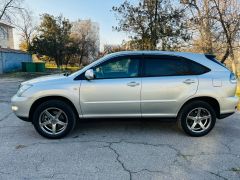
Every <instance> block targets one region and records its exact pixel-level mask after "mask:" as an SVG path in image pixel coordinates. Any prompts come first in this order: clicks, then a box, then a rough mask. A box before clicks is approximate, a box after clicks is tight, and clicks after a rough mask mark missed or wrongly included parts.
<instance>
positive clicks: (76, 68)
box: [45, 63, 81, 72]
mask: <svg viewBox="0 0 240 180" xmlns="http://www.w3.org/2000/svg"><path fill="white" fill-rule="evenodd" d="M45 67H46V68H47V69H49V70H56V69H58V68H57V66H56V65H55V64H51V63H46V64H45ZM61 69H63V70H69V71H71V72H75V71H78V70H79V69H81V68H80V67H78V66H68V67H67V68H66V66H65V65H63V66H62V67H61Z"/></svg>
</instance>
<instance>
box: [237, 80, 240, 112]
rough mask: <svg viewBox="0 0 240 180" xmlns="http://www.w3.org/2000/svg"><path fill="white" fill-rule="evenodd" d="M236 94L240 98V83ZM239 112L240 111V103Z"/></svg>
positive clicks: (239, 105) (239, 104)
mask: <svg viewBox="0 0 240 180" xmlns="http://www.w3.org/2000/svg"><path fill="white" fill-rule="evenodd" d="M236 94H237V96H238V97H240V83H238V87H237V92H236ZM238 110H239V111H240V102H239V103H238Z"/></svg>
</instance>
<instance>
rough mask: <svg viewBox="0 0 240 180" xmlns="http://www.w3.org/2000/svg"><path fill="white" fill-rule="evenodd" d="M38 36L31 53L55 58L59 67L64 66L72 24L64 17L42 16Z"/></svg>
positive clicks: (33, 42) (34, 39) (33, 41)
mask: <svg viewBox="0 0 240 180" xmlns="http://www.w3.org/2000/svg"><path fill="white" fill-rule="evenodd" d="M41 19H42V21H41V24H40V26H39V28H38V30H37V31H38V33H37V35H36V36H35V37H34V38H33V40H32V43H31V46H30V51H32V52H33V53H37V54H41V55H46V56H49V57H51V58H53V59H54V60H55V62H56V64H57V66H58V67H59V66H61V65H63V61H64V59H65V54H66V52H68V51H69V48H72V47H70V46H69V43H70V30H71V24H70V22H69V20H67V19H65V18H63V17H62V16H58V17H54V16H51V15H49V14H44V15H42V18H41Z"/></svg>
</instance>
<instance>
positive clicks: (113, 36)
mask: <svg viewBox="0 0 240 180" xmlns="http://www.w3.org/2000/svg"><path fill="white" fill-rule="evenodd" d="M122 2H124V0H25V3H26V6H27V7H28V8H29V9H30V10H32V11H33V14H34V16H35V17H36V19H39V15H40V14H43V13H48V14H51V15H54V16H58V15H60V14H62V15H63V16H64V17H66V18H68V19H69V20H70V21H76V20H78V19H91V20H92V21H94V22H97V23H99V27H100V45H101V48H102V47H103V45H104V44H121V42H122V40H124V39H127V34H126V33H123V32H116V31H113V30H112V26H116V25H117V21H116V18H115V16H114V13H113V12H111V9H112V7H113V6H118V5H120V4H121V3H122ZM15 34H17V33H15ZM17 39H18V37H16V41H18V40H17ZM16 44H18V43H17V42H16Z"/></svg>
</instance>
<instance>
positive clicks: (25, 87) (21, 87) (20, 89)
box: [17, 84, 32, 97]
mask: <svg viewBox="0 0 240 180" xmlns="http://www.w3.org/2000/svg"><path fill="white" fill-rule="evenodd" d="M30 87H32V85H31V84H25V85H22V86H20V88H19V90H18V92H17V96H19V97H20V96H22V95H23V93H24V92H25V91H27V90H28V89H29V88H30Z"/></svg>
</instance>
